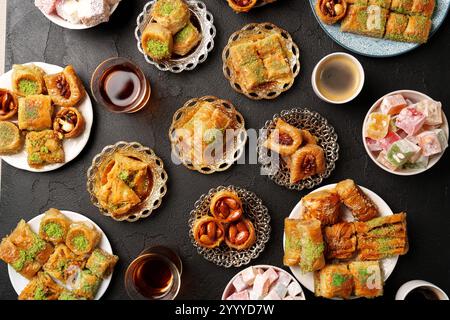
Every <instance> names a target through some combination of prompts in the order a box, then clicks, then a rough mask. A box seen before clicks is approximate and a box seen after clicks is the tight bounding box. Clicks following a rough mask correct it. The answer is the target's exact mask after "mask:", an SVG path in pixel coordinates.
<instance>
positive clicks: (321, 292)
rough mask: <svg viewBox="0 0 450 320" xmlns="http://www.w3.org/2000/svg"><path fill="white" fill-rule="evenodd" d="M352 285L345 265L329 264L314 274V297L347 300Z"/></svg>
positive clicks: (350, 275)
mask: <svg viewBox="0 0 450 320" xmlns="http://www.w3.org/2000/svg"><path fill="white" fill-rule="evenodd" d="M353 285H354V283H353V276H352V274H351V273H350V271H349V270H348V266H347V265H346V264H329V265H326V266H325V267H323V268H322V269H321V270H320V271H316V272H315V273H314V294H315V295H316V297H324V298H328V299H330V298H342V299H348V298H349V297H350V296H351V294H352V292H353Z"/></svg>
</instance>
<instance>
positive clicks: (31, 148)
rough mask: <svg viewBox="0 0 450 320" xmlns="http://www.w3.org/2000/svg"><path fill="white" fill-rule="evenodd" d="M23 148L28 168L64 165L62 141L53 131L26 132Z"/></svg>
mask: <svg viewBox="0 0 450 320" xmlns="http://www.w3.org/2000/svg"><path fill="white" fill-rule="evenodd" d="M25 148H26V150H27V153H28V158H27V160H28V164H29V165H30V167H33V168H41V167H43V166H45V165H46V164H53V163H64V159H65V154H64V149H63V145H62V140H61V139H60V138H59V136H58V134H57V133H56V132H54V131H53V130H44V131H32V132H28V133H27V136H26V138H25Z"/></svg>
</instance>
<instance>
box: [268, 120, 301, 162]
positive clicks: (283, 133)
mask: <svg viewBox="0 0 450 320" xmlns="http://www.w3.org/2000/svg"><path fill="white" fill-rule="evenodd" d="M302 142H303V135H302V131H301V130H300V129H298V128H296V127H294V126H292V125H290V124H288V123H287V122H285V121H284V120H282V119H281V118H278V119H277V122H276V125H275V128H274V130H272V132H271V133H270V135H269V137H268V138H267V140H266V141H264V144H263V146H264V147H266V148H267V149H270V150H272V151H274V152H276V153H278V154H280V155H281V156H290V155H292V154H293V153H294V152H295V151H297V150H298V148H299V147H300V145H301V144H302Z"/></svg>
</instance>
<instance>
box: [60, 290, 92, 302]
mask: <svg viewBox="0 0 450 320" xmlns="http://www.w3.org/2000/svg"><path fill="white" fill-rule="evenodd" d="M58 300H87V299H86V298H84V297H80V296H77V295H76V294H75V293H73V292H72V291H70V290H67V289H65V290H63V292H61V294H60V295H59V297H58Z"/></svg>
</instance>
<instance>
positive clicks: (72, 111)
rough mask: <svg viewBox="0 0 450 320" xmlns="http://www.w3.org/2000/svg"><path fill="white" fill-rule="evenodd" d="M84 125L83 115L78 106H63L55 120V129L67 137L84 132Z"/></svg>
mask: <svg viewBox="0 0 450 320" xmlns="http://www.w3.org/2000/svg"><path fill="white" fill-rule="evenodd" d="M84 126H85V121H84V118H83V115H82V114H81V112H80V111H79V110H78V109H76V108H62V109H61V110H59V111H58V113H57V114H56V116H55V119H54V120H53V130H55V131H56V132H57V133H58V134H60V136H61V138H65V139H71V138H76V137H78V136H79V135H80V134H81V133H82V132H83V130H84Z"/></svg>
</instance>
